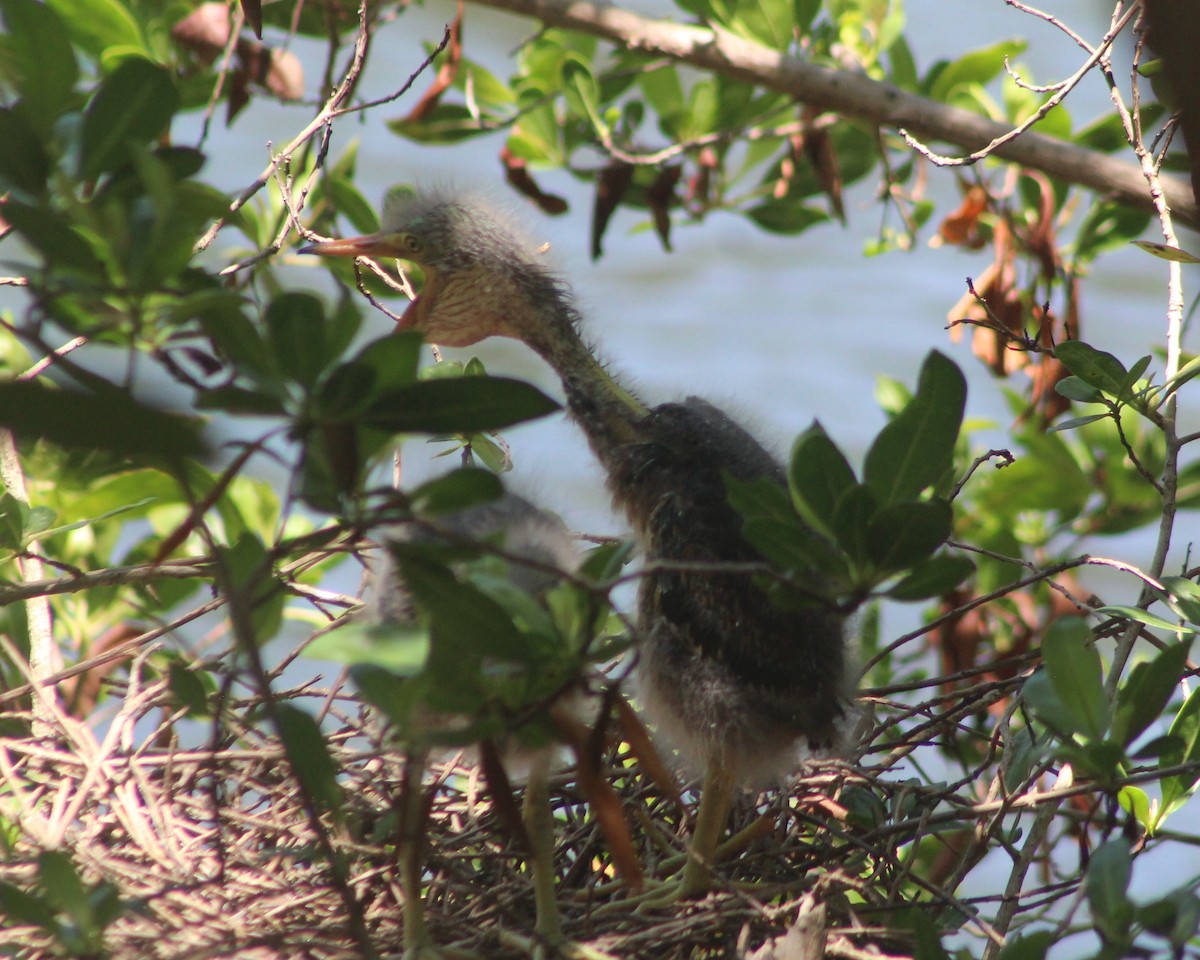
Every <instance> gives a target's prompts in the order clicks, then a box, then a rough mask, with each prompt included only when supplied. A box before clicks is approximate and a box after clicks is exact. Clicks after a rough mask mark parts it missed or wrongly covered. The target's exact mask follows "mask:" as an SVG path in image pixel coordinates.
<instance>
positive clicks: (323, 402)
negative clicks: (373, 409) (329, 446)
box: [312, 361, 378, 420]
mask: <svg viewBox="0 0 1200 960" xmlns="http://www.w3.org/2000/svg"><path fill="white" fill-rule="evenodd" d="M377 380H378V378H377V376H376V373H375V368H374V367H370V366H368V365H367V364H365V363H358V362H357V361H351V362H350V363H343V364H339V365H338V366H336V367H334V368H333V370H332V371H331V372H330V374H329V376H328V377H326V378H325V381H324V382H323V383H322V384H321V386H320V389H319V390H318V391H317V395H316V396H315V397H314V398H313V405H312V412H313V416H314V417H316V418H318V419H321V420H349V419H352V418H355V417H358V416H360V415H361V414H363V413H365V412H366V410H367V408H368V407H369V406H370V405H371V401H372V400H374V398H375V393H376V389H375V388H376V384H377Z"/></svg>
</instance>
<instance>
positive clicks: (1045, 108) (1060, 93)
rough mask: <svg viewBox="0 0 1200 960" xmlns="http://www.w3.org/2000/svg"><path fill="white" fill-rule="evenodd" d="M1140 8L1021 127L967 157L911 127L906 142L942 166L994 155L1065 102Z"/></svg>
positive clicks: (1127, 14)
mask: <svg viewBox="0 0 1200 960" xmlns="http://www.w3.org/2000/svg"><path fill="white" fill-rule="evenodd" d="M1140 8H1141V3H1140V2H1135V3H1133V4H1132V5H1131V6H1130V7H1129V9H1128V10H1126V11H1125V14H1124V16H1122V17H1121V18H1120V19H1119V20H1117V21H1116V22H1115V23H1114V24H1113V25H1112V26H1111V27H1110V28H1109V30H1108V33H1106V34H1105V35H1104V39H1102V40H1101V41H1100V43H1099V45H1098V46H1097V47H1096V49H1095V50H1093V51H1092V52H1091V55H1090V56H1089V57H1088V58H1087V60H1085V61H1084V63H1083V66H1082V67H1080V68H1079V69H1078V70H1076V71H1075V73H1074V74H1072V75H1071V76H1070V77H1068V78H1067V79H1066V80H1064V81H1063V82H1062V83H1061V84H1056V87H1057V88H1058V89H1057V90H1056V92H1055V93H1054V95H1053V96H1051V97H1048V98H1047V99H1046V102H1045V103H1043V104H1042V105H1041V106H1040V107H1039V108H1038V109H1037V110H1036V111H1035V112H1034V113H1033V114H1032V115H1031V116H1030V117H1029V118H1028V119H1026V120H1024V121H1022V122H1021V123H1020V124H1019V125H1018V126H1016V127H1013V128H1012V129H1010V130H1007V131H1005V133H1003V134H1002V135H1001V136H999V137H996V138H995V139H994V140H992V142H991V143H989V144H988V145H987V146H985V147H981V148H980V149H978V150H976V151H974V152H973V153H970V154H968V155H967V156H965V157H944V156H939V155H938V154H936V153H934V152H933V151H932V150H930V149H929V148H928V147H926V146H925V145H924V144H922V143H919V142H918V141H917V140H916V139H915V138H914V137H912V136H911V135H910V134H909V133H908V131H907V130H901V131H900V135H901V136H902V137H904V142H905V143H907V144H908V145H909V146H910V147H912V148H913V149H914V150H916V151H917V153H919V154H921V156H923V157H925V158H926V159H928V160H930V161H932V162H933V163H935V164H936V165H937V166H939V167H967V166H971V165H972V164H975V163H978V162H979V161H980V160H984V159H986V158H987V157H990V156H991V155H992V154H993V153H997V151H998V150H999V148H1000V147H1002V146H1004V144H1006V143H1011V142H1013V141H1014V140H1016V139H1017V138H1018V137H1020V136H1022V135H1024V133H1025V132H1026V131H1027V130H1029V129H1030V128H1031V127H1032V126H1033V125H1034V124H1035V123H1037V122H1038V121H1039V120H1041V119H1043V118H1044V117H1045V116H1046V115H1047V114H1048V113H1050V111H1051V110H1053V109H1055V108H1056V107H1057V106H1058V105H1059V104H1060V103H1062V102H1063V100H1064V99H1065V98H1066V96H1067V94H1068V93H1070V92H1071V91H1072V90H1074V89H1075V87H1076V86H1077V85H1078V84H1079V81H1080V80H1082V79H1083V78H1084V77H1085V76H1087V74H1089V73H1091V72H1092V70H1093V69H1094V68H1095V66H1096V64H1098V63H1099V62H1100V60H1101V59H1102V58H1103V57H1105V56H1107V55H1108V51H1109V49H1110V48H1111V46H1112V43H1113V41H1114V40H1115V39H1116V38H1117V35H1118V34H1120V33H1121V31H1123V30H1124V29H1125V27H1126V26H1128V24H1129V21H1130V20H1132V19H1133V15H1134V14H1135V13H1136V12H1137V11H1138V10H1139V9H1140Z"/></svg>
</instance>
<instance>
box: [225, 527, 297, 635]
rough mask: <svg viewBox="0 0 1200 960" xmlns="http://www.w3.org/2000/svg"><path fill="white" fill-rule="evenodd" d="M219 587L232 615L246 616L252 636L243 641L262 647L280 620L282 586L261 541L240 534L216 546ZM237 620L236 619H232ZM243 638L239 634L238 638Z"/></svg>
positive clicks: (253, 536) (273, 632) (276, 628)
mask: <svg viewBox="0 0 1200 960" xmlns="http://www.w3.org/2000/svg"><path fill="white" fill-rule="evenodd" d="M216 555H217V561H218V563H219V564H220V570H221V578H220V580H221V587H222V589H223V591H224V592H225V594H226V599H227V600H228V602H229V604H230V606H231V607H232V608H233V610H232V614H233V615H234V616H247V617H248V618H249V624H248V626H249V628H250V629H251V630H252V631H253V636H251V637H246V638H244V639H245V640H247V641H249V642H251V643H254V644H256V645H257V646H260V647H261V646H262V645H263V644H264V643H266V642H267V641H268V640H270V639H271V638H272V637H274V636H275V634H277V633H278V632H279V628H280V626H281V625H282V623H283V601H284V593H283V588H282V586H281V584H280V583H279V581H278V580H276V578H275V571H274V569H273V567H272V563H271V558H270V556H269V555H268V553H267V551H266V548H265V547H264V546H263V543H262V541H261V540H260V539H259V538H258V537H257V536H255V535H254V534H252V533H248V532H246V533H243V534H242V535H241V536H239V537H238V539H237V542H236V543H234V545H233V546H231V547H218V548H217V551H216ZM235 622H237V621H235ZM240 639H243V638H241V637H239V640H240Z"/></svg>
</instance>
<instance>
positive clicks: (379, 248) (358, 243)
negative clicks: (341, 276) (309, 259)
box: [296, 233, 399, 257]
mask: <svg viewBox="0 0 1200 960" xmlns="http://www.w3.org/2000/svg"><path fill="white" fill-rule="evenodd" d="M390 241H391V237H390V236H388V235H387V234H386V233H368V234H366V235H365V236H361V237H343V238H341V239H340V240H323V241H322V242H320V243H310V244H309V245H308V246H306V247H301V248H300V249H299V250H297V251H296V252H297V253H312V254H315V255H316V256H318V257H388V256H392V257H397V256H399V254H398V253H395V252H393V250H392V245H391V243H390Z"/></svg>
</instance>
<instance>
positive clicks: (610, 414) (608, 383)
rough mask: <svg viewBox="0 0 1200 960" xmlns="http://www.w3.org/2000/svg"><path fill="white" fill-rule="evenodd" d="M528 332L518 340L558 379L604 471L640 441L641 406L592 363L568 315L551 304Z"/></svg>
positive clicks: (575, 319) (644, 411)
mask: <svg viewBox="0 0 1200 960" xmlns="http://www.w3.org/2000/svg"><path fill="white" fill-rule="evenodd" d="M531 326H532V332H531V334H530V335H525V336H523V337H522V339H524V340H525V342H526V343H527V344H529V346H530V347H532V348H533V349H534V350H535V351H536V352H537V353H538V354H539V355H541V357H542V359H544V360H545V361H546V362H547V363H549V364H550V366H552V367H553V368H554V369H555V371H556V372H557V373H558V375H559V378H560V379H561V380H562V385H563V391H564V392H565V393H566V395H567V406H568V408H569V409H570V412H571V415H572V416H573V417H574V418H575V420H576V421H578V423H579V425H580V426H581V427H582V428H583V431H584V433H585V434H586V435H587V438H588V442H589V444H590V445H591V447H592V450H593V451H594V452H595V453H596V456H597V457H599V459H600V461H601V463H603V464H605V465H606V466H607V465H608V464H609V463H610V461H611V460H612V457H613V455H614V454H615V453H616V450H617V448H618V447H620V446H621V445H623V444H628V443H632V442H635V441H637V440H638V439H639V438H640V437H641V431H640V430H639V428H638V424H639V422H640V421H641V420H642V419H643V418H644V417H645V416H646V414H647V412H648V411H647V408H646V405H645V404H644V403H642V402H641V400H639V399H638V398H637V397H635V396H634V395H633V394H632V393H630V392H629V391H628V390H626V389H625V388H624V387H623V386H621V384H620V383H618V382H617V380H616V379H615V378H614V377H613V376H612V374H611V373H609V372H608V370H607V369H606V368H605V366H604V364H603V363H602V362H601V361H599V360H598V359H596V356H595V354H594V353H593V352H592V351H591V349H590V348H589V347H588V345H587V343H586V342H585V341H584V339H583V337H582V336H581V335H580V333H579V326H578V317H577V316H576V315H575V313H574V311H573V310H571V309H563V308H562V306H561V304H555V305H554V307H553V308H548V309H547V310H545V311H544V312H543V315H542V316H541V317H539V318H538V320H537V322H535V323H534V324H532V325H531Z"/></svg>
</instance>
